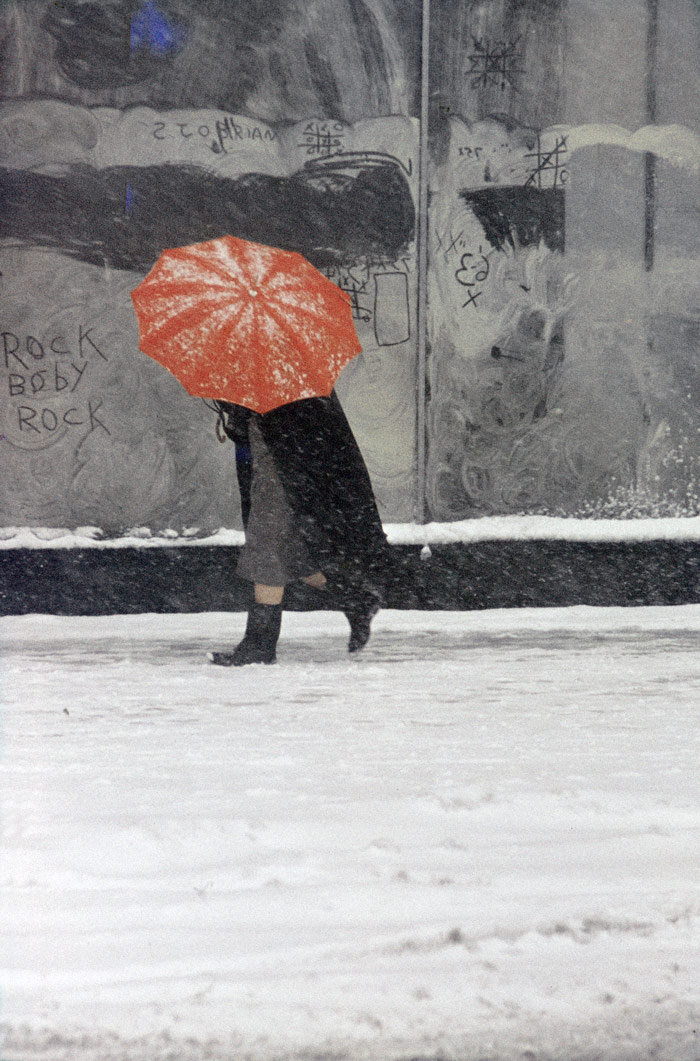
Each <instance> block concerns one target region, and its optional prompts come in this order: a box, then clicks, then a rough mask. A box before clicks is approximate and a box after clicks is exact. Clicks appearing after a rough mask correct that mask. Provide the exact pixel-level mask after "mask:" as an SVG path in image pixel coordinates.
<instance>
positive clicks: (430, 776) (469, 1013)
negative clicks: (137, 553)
mask: <svg viewBox="0 0 700 1061" xmlns="http://www.w3.org/2000/svg"><path fill="white" fill-rule="evenodd" d="M243 623H244V616H243V615H242V614H233V615H224V614H201V615H158V616H155V615H142V616H134V615H132V616H106V617H100V618H60V617H54V616H18V617H10V618H3V619H0V702H1V703H2V715H3V725H4V735H3V753H4V754H3V761H2V826H3V831H4V839H3V843H2V858H1V865H0V869H1V878H2V891H1V893H0V948H1V950H0V977H1V982H2V1009H1V1011H0V1021H2V1022H3V1024H4V1029H5V1042H4V1046H3V1047H2V1049H0V1056H1V1057H2V1058H3V1061H35V1059H39V1058H40V1059H41V1061H127V1059H128V1061H166V1059H167V1061H205V1059H212V1061H214V1059H216V1061H243V1059H246V1058H254V1059H259V1061H272V1059H273V1058H274V1059H279V1058H286V1057H294V1058H300V1059H301V1058H304V1059H306V1061H311V1059H317V1061H318V1059H321V1058H323V1059H330V1058H333V1059H337V1061H339V1059H341V1058H342V1059H345V1058H347V1059H352V1061H355V1059H363V1061H389V1059H391V1061H394V1059H399V1058H401V1059H408V1058H422V1059H423V1058H426V1059H427V1058H438V1057H439V1058H441V1059H444V1061H458V1059H459V1061H516V1059H517V1061H545V1059H546V1061H594V1059H595V1061H623V1059H624V1061H647V1059H652V1058H653V1059H655V1061H697V1059H698V1058H700V810H699V807H700V768H699V767H700V762H699V755H698V752H699V741H698V736H699V732H698V731H699V730H700V712H699V710H698V708H699V706H700V653H699V652H698V643H699V638H700V606H695V605H692V606H686V607H678V608H649V609H631V608H630V609H586V608H571V609H549V610H547V609H543V610H522V611H488V612H477V613H449V612H439V613H430V612H420V613H418V612H391V611H384V612H381V613H380V615H379V616H378V618H377V620H376V622H375V632H374V635H373V638H372V640H371V642H370V644H369V646H368V648H367V649H366V651H365V652H364V653H363V655H362V656H361V657H360V658H358V659H351V658H348V657H347V655H346V654H345V640H346V634H347V632H346V624H345V621H344V619H343V617H342V616H341V615H338V614H329V613H323V612H315V613H307V614H287V615H285V619H284V624H283V635H282V641H281V643H280V648H279V664H278V665H277V666H276V667H249V668H245V669H242V670H226V669H219V668H216V667H212V666H210V665H208V664H207V663H206V661H205V657H204V653H205V650H206V648H207V647H209V646H212V645H217V646H224V645H227V644H230V643H232V642H235V641H236V640H237V638H238V637H239V636H240V633H241V630H242V626H243Z"/></svg>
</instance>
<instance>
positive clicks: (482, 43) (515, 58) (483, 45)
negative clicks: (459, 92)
mask: <svg viewBox="0 0 700 1061" xmlns="http://www.w3.org/2000/svg"><path fill="white" fill-rule="evenodd" d="M519 44H520V38H519V37H518V38H516V39H515V40H513V41H504V40H499V41H492V40H479V39H478V38H477V37H472V51H471V53H470V54H469V55H468V56H467V58H468V60H469V68H468V70H467V77H468V78H469V84H470V86H471V88H474V89H483V88H487V87H488V86H489V85H494V86H495V87H496V88H500V89H501V91H503V89H505V88H506V86H509V87H511V88H517V84H516V80H517V77H518V75H519V74H522V73H523V70H522V67H521V65H520V64H521V62H522V57H521V54H520V52H519V50H518V49H519Z"/></svg>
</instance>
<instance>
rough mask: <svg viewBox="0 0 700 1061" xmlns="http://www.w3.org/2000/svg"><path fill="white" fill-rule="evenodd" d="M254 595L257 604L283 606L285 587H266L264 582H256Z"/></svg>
mask: <svg viewBox="0 0 700 1061" xmlns="http://www.w3.org/2000/svg"><path fill="white" fill-rule="evenodd" d="M254 593H255V603H256V604H273V605H275V604H281V603H282V597H283V596H284V586H265V585H263V584H262V582H256V583H255V590H254Z"/></svg>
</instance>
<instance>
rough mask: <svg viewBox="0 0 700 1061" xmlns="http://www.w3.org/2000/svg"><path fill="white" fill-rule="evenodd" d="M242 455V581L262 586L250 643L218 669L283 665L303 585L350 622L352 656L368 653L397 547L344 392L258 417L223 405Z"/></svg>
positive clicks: (223, 657) (224, 656) (221, 656)
mask: <svg viewBox="0 0 700 1061" xmlns="http://www.w3.org/2000/svg"><path fill="white" fill-rule="evenodd" d="M216 406H217V409H218V412H219V417H220V420H219V423H220V425H221V427H222V429H223V431H224V433H225V435H227V436H228V438H230V439H231V440H232V441H233V442H234V444H235V449H236V470H237V476H238V483H239V489H240V495H241V513H242V518H243V525H244V528H245V535H246V540H245V545H244V547H243V549H242V552H241V555H240V558H239V562H238V566H237V574H238V575H239V576H240V577H242V578H244V579H246V580H248V581H250V582H252V583H253V587H254V588H253V602H252V603H251V606H250V608H249V611H248V617H247V623H246V629H245V634H244V637H243V640H242V641H241V642H240V644H239V645H238V646H237V647H236V648H235V649H234V650H232V651H224V652H215V651H212V652H210V653H208V658H209V660H210V662H211V663H214V664H217V665H219V666H234V667H238V666H244V665H247V664H251V663H264V664H271V663H274V662H275V661H276V646H277V641H278V639H279V635H280V630H281V623H282V604H283V597H284V589H285V586H286V585H288V584H289V583H290V582H293V581H296V580H300V581H303V582H304V583H306V585H308V586H311V587H313V588H314V589H316V590H317V591H318V592H319V593H320V594H322V595H323V597H324V598H325V599H324V604H325V606H327V607H329V608H340V609H341V610H342V611H343V612H344V613H345V616H346V617H347V619H348V622H349V625H350V637H349V641H348V651H349V652H351V653H355V652H359V651H360V650H361V649H362V648H364V646H365V645H366V644H367V641H368V640H369V636H370V629H371V622H372V619H373V618H374V616H375V615H376V613H377V611H378V610H379V608H380V606H381V603H382V592H381V589H380V585H381V581H382V571H383V569H384V568H385V566H386V563H387V560H388V556H387V552H388V545H387V542H386V538H385V536H384V531H383V528H382V525H381V520H380V518H379V513H378V511H377V507H376V503H375V499H374V495H373V492H372V488H371V484H370V480H369V475H368V474H367V469H366V467H365V464H364V461H363V459H362V456H361V454H360V450H359V448H358V446H357V443H356V441H355V438H354V436H353V434H352V431H351V428H350V426H349V424H348V422H347V419H346V417H345V415H344V413H343V410H342V407H341V405H340V402H339V401H338V398H337V397H336V395H335V393H332V394H331V395H330V396H329V397H327V398H310V399H306V400H303V401H299V402H293V403H290V405H289V406H284V407H282V408H281V409H276V410H274V411H273V412H271V413H267V414H264V415H263V414H259V413H255V412H253V411H252V410H250V409H248V408H245V407H243V406H239V405H235V404H233V403H230V402H224V401H218V402H216Z"/></svg>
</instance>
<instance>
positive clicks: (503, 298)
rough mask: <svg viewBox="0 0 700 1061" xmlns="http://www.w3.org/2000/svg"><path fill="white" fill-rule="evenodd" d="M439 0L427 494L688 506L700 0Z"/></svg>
mask: <svg viewBox="0 0 700 1061" xmlns="http://www.w3.org/2000/svg"><path fill="white" fill-rule="evenodd" d="M435 11H436V15H437V24H436V27H435V34H434V42H435V44H434V49H433V66H432V76H433V78H434V79H435V83H436V100H435V106H434V111H433V113H432V115H431V132H432V137H431V141H432V147H433V159H434V168H433V171H432V174H431V191H432V209H431V242H430V253H431V269H430V281H429V282H430V288H429V290H430V299H429V314H430V342H431V361H430V384H431V387H430V390H431V401H430V406H429V420H428V431H429V438H430V449H429V475H428V508H429V511H430V513H431V514H432V516H433V517H434V518H438V519H454V518H465V517H469V516H475V515H485V514H496V513H519V512H527V513H537V512H540V513H548V514H558V515H589V516H595V515H600V516H605V515H610V516H625V515H626V516H636V515H661V514H669V515H670V514H695V513H696V512H697V511H698V496H697V495H698V457H700V433H699V431H698V428H699V427H700V423H698V415H697V409H698V396H699V385H700V378H699V377H698V367H697V366H698V355H699V354H700V350H699V349H698V334H699V324H700V320H699V317H698V306H699V303H698V298H697V292H698V290H700V286H699V285H698V280H699V279H700V268H699V267H700V258H699V252H700V221H699V218H698V202H700V199H699V197H698V163H699V161H700V156H699V154H698V147H699V146H700V140H699V139H698V130H699V129H700V108H699V107H698V100H699V99H700V95H699V93H698V73H697V71H698V63H697V56H698V17H697V8H696V5H694V4H692V3H687V4H685V3H682V2H678V3H676V2H674V3H671V4H666V3H664V2H663V0H660V2H658V3H656V2H647V0H643V2H642V0H640V2H636V0H633V2H632V3H629V4H624V5H622V4H610V3H603V2H602V0H601V2H599V0H581V2H578V0H577V2H576V3H575V4H571V3H570V4H564V3H561V2H560V0H532V2H529V3H518V2H515V0H504V2H492V3H478V2H477V3H472V4H466V5H465V4H458V3H450V2H447V3H443V4H440V5H438V6H437V7H436V9H435ZM674 42H675V44H674ZM691 100H692V102H691ZM692 204H694V205H692Z"/></svg>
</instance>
